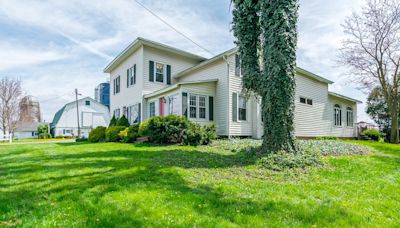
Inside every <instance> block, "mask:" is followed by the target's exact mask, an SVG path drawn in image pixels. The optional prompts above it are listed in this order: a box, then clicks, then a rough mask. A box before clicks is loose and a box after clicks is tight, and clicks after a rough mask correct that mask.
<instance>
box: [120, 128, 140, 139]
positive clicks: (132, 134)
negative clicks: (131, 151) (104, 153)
mask: <svg viewBox="0 0 400 228" xmlns="http://www.w3.org/2000/svg"><path fill="white" fill-rule="evenodd" d="M138 132H139V124H135V125H132V126H130V127H127V128H125V130H123V131H121V132H120V133H119V137H121V139H122V142H124V143H133V142H135V141H136V139H137V138H139V133H138Z"/></svg>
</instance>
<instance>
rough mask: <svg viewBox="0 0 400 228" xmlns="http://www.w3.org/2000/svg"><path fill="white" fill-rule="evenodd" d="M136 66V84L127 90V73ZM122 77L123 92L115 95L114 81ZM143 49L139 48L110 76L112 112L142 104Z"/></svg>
mask: <svg viewBox="0 0 400 228" xmlns="http://www.w3.org/2000/svg"><path fill="white" fill-rule="evenodd" d="M134 64H136V84H135V85H133V86H130V87H128V88H127V85H126V80H127V79H126V74H127V73H126V71H127V70H128V69H129V68H131V67H132V66H133V65H134ZM118 75H119V76H121V91H120V92H119V93H117V94H114V93H113V89H114V84H113V83H114V79H115V78H116V77H118ZM143 83H144V82H143V48H139V49H138V50H137V51H136V52H135V53H133V54H132V55H131V56H129V57H128V58H127V59H126V60H125V61H124V62H123V63H121V64H120V65H119V66H118V67H116V68H115V69H114V70H113V71H112V72H111V74H110V112H111V114H113V111H114V110H115V109H117V108H119V109H120V110H121V115H122V108H123V107H129V106H131V105H135V104H137V103H141V102H142V97H143Z"/></svg>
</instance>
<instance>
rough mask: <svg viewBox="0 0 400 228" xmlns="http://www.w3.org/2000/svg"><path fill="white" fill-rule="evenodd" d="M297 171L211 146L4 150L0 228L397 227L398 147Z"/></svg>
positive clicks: (0, 156)
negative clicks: (259, 164) (258, 163)
mask: <svg viewBox="0 0 400 228" xmlns="http://www.w3.org/2000/svg"><path fill="white" fill-rule="evenodd" d="M361 143H362V144H365V145H368V146H371V147H373V148H375V149H376V150H377V151H376V152H374V153H373V154H371V155H363V156H341V157H328V158H325V159H326V161H327V163H328V166H327V167H326V168H324V169H312V170H308V171H297V172H279V173H278V172H272V171H268V170H264V169H259V168H256V167H255V165H254V162H255V161H253V160H249V159H247V160H244V159H243V157H242V156H241V154H240V153H239V154H237V153H232V152H229V151H223V150H221V149H216V148H211V147H197V148H196V147H180V146H152V145H146V144H139V145H130V144H113V143H108V144H75V143H71V144H55V143H54V144H35V145H14V146H7V145H4V146H0V226H14V225H17V226H27V227H32V226H36V227H38V226H39V227H43V226H44V227H55V226H64V227H95V226H100V227H115V226H118V227H124V226H125V227H127V226H129V227H131V226H135V227H137V226H153V227H168V226H170V227H176V226H178V227H193V226H199V227H217V226H218V227H261V226H276V227H282V226H305V227H310V226H314V225H316V226H317V227H337V226H344V227H348V226H358V227H359V226H364V227H365V226H366V227H377V226H380V227H395V226H399V224H400V218H399V216H400V146H398V145H388V144H383V143H371V142H361Z"/></svg>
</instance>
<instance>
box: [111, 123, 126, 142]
mask: <svg viewBox="0 0 400 228" xmlns="http://www.w3.org/2000/svg"><path fill="white" fill-rule="evenodd" d="M125 128H126V127H122V126H114V127H109V128H107V130H106V141H107V142H120V141H121V137H120V136H119V133H120V132H121V131H123V130H125Z"/></svg>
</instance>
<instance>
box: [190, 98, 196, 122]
mask: <svg viewBox="0 0 400 228" xmlns="http://www.w3.org/2000/svg"><path fill="white" fill-rule="evenodd" d="M189 116H190V118H193V119H196V118H197V96H195V95H190V98H189Z"/></svg>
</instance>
